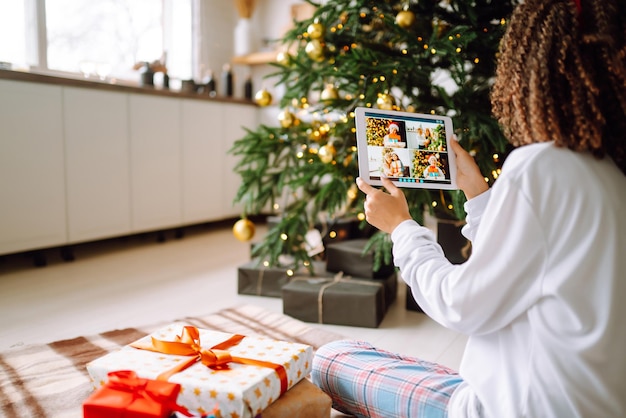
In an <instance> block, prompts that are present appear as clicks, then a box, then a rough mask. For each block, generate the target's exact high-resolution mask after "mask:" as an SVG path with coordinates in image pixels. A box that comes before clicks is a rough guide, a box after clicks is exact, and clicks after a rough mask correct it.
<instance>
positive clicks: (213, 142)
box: [182, 100, 257, 224]
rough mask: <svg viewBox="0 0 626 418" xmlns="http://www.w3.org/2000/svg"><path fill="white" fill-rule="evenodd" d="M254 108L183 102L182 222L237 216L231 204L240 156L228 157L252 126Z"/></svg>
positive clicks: (236, 208)
mask: <svg viewBox="0 0 626 418" xmlns="http://www.w3.org/2000/svg"><path fill="white" fill-rule="evenodd" d="M256 115H257V112H256V108H255V107H253V106H245V105H244V106H242V105H240V104H226V103H214V102H213V103H212V102H204V101H193V100H187V101H185V102H184V103H183V113H182V120H183V124H182V132H183V135H182V138H183V161H184V166H183V220H184V222H185V223H188V224H189V223H197V222H206V221H208V220H221V219H226V218H230V217H233V216H239V215H241V205H240V204H237V205H233V200H234V198H235V195H236V194H237V190H238V188H239V185H240V184H241V177H240V176H239V175H238V174H236V173H234V168H235V166H236V164H237V163H238V161H239V159H240V157H235V156H233V155H231V154H229V152H228V151H229V150H230V149H231V147H232V146H233V144H234V142H235V141H236V140H238V139H240V138H242V137H243V136H244V135H245V131H244V129H243V127H244V126H245V127H249V128H254V127H255V126H256V124H257V123H256Z"/></svg>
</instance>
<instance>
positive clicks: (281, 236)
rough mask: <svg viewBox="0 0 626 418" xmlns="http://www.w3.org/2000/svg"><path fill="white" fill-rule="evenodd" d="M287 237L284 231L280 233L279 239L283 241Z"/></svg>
mask: <svg viewBox="0 0 626 418" xmlns="http://www.w3.org/2000/svg"><path fill="white" fill-rule="evenodd" d="M287 238H289V237H288V236H287V234H285V233H282V234H280V239H282V240H283V241H287Z"/></svg>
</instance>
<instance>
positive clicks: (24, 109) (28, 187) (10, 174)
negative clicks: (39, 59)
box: [0, 80, 67, 254]
mask: <svg viewBox="0 0 626 418" xmlns="http://www.w3.org/2000/svg"><path fill="white" fill-rule="evenodd" d="M61 94H62V88H61V87H60V86H54V85H44V84H38V83H30V82H21V83H16V82H11V81H5V80H0V98H1V99H0V254H6V253H12V252H19V251H24V250H33V249H39V248H44V247H49V246H57V245H61V244H63V243H65V242H66V241H67V225H66V211H65V173H64V169H65V161H64V156H63V117H62V107H61Z"/></svg>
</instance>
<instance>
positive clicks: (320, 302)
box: [293, 271, 385, 324]
mask: <svg viewBox="0 0 626 418" xmlns="http://www.w3.org/2000/svg"><path fill="white" fill-rule="evenodd" d="M293 280H297V281H307V282H310V281H311V279H310V278H300V277H297V278H294V279H293ZM322 280H324V281H325V282H327V283H325V284H323V285H322V287H320V290H319V291H318V292H317V322H318V323H319V324H323V323H324V320H323V318H324V292H325V291H326V289H328V288H329V287H331V286H334V285H336V284H338V283H357V284H364V285H367V286H377V287H379V288H381V289H382V291H383V300H385V286H383V284H382V283H380V282H370V281H366V280H358V279H353V278H351V277H350V276H344V275H343V272H342V271H340V272H339V273H337V274H335V277H333V279H332V280H330V281H329V280H328V279H322Z"/></svg>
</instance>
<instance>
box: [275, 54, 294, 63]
mask: <svg viewBox="0 0 626 418" xmlns="http://www.w3.org/2000/svg"><path fill="white" fill-rule="evenodd" d="M276 62H277V63H279V64H280V65H284V66H287V65H289V64H290V63H291V54H289V52H287V51H280V52H279V53H278V54H276Z"/></svg>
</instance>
